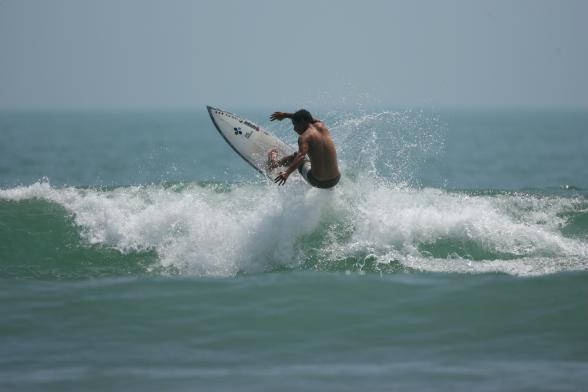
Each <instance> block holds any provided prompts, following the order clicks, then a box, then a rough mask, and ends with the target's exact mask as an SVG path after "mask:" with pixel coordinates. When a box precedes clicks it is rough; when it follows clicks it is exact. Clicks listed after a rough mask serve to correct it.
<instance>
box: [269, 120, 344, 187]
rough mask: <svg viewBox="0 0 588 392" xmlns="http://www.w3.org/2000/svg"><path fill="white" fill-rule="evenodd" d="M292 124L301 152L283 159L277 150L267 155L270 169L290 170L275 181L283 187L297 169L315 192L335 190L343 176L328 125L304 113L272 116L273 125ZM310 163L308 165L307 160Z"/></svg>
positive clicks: (281, 173)
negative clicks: (317, 189)
mask: <svg viewBox="0 0 588 392" xmlns="http://www.w3.org/2000/svg"><path fill="white" fill-rule="evenodd" d="M285 118H289V119H290V120H292V125H293V126H294V131H295V132H296V133H297V134H298V135H300V136H299V137H298V151H297V152H295V153H294V154H292V155H288V156H286V157H283V158H281V159H278V157H277V150H272V151H270V153H269V154H268V166H269V167H270V168H276V167H279V166H288V168H287V169H286V170H285V171H282V172H280V174H279V175H278V176H277V177H276V178H275V179H274V182H275V183H277V184H278V185H284V184H285V183H286V181H287V180H288V177H289V176H290V174H292V173H293V172H294V170H296V169H298V171H299V172H300V174H301V175H302V176H303V177H304V178H305V179H306V180H307V181H308V183H309V184H310V185H312V186H314V187H316V188H322V189H327V188H332V187H334V186H335V185H337V183H338V182H339V179H340V178H341V173H340V172H339V166H338V165H337V151H336V149H335V143H333V139H332V138H331V134H330V133H329V129H328V128H327V127H326V126H325V124H324V123H323V122H322V121H320V120H316V119H314V118H313V117H312V115H311V114H310V113H309V112H308V111H307V110H304V109H301V110H298V111H297V112H295V113H286V112H275V113H273V114H272V115H271V116H270V119H271V121H274V120H278V121H282V120H283V119H285ZM306 155H308V156H309V157H310V162H308V161H305V156H306Z"/></svg>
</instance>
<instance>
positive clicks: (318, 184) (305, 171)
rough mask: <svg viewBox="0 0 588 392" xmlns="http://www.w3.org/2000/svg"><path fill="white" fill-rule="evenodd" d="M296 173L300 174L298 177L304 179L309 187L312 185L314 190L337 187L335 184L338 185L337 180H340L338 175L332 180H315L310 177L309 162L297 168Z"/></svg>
mask: <svg viewBox="0 0 588 392" xmlns="http://www.w3.org/2000/svg"><path fill="white" fill-rule="evenodd" d="M298 172H299V173H300V175H301V176H302V177H304V179H305V180H306V181H307V182H308V183H309V184H310V185H312V186H313V187H315V188H320V189H328V188H332V187H334V186H335V185H337V183H339V180H340V179H341V175H338V176H337V177H335V178H332V179H330V180H327V181H321V180H317V179H316V178H315V177H314V176H313V175H312V170H311V166H310V162H309V161H305V162H304V163H303V164H302V165H300V166H298Z"/></svg>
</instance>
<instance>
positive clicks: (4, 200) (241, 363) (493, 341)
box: [0, 107, 588, 391]
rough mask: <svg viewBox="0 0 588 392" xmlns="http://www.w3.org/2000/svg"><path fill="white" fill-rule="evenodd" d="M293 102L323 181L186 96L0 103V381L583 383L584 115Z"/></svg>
mask: <svg viewBox="0 0 588 392" xmlns="http://www.w3.org/2000/svg"><path fill="white" fill-rule="evenodd" d="M226 109H228V110H234V109H233V108H226ZM310 109H314V108H310ZM234 111H236V112H238V113H239V114H244V115H245V116H246V117H248V118H249V119H250V120H252V121H254V122H257V123H259V124H260V125H262V126H263V127H265V128H267V129H268V130H270V131H272V132H274V133H275V134H277V135H278V136H280V137H282V138H283V139H284V140H286V141H287V142H288V143H291V144H293V145H295V143H296V138H295V136H296V135H295V134H294V133H293V132H292V130H291V127H290V126H289V124H287V123H285V122H284V123H278V124H276V123H270V122H269V121H268V116H269V114H270V113H271V110H267V111H263V110H249V111H245V112H242V111H241V112H240V111H238V110H234ZM311 111H313V114H314V115H315V116H316V117H319V118H321V119H322V120H324V121H325V122H326V124H327V126H329V127H330V129H331V132H332V135H333V138H334V140H335V143H336V145H337V148H338V154H339V161H340V166H341V170H342V174H343V176H342V180H341V182H340V184H339V185H338V186H337V187H336V188H335V189H333V190H331V191H324V190H318V189H312V188H310V187H308V186H307V185H306V184H305V183H304V182H303V181H302V180H301V179H300V178H298V175H297V174H293V175H292V176H291V177H290V179H289V180H288V182H287V184H286V185H285V186H284V187H278V186H276V185H275V184H273V183H272V182H271V181H268V180H267V179H265V178H263V177H262V176H261V175H259V174H257V173H256V172H255V171H254V170H253V169H252V168H251V167H250V166H249V165H247V164H246V163H245V162H244V161H242V160H241V158H240V157H239V156H237V154H235V153H234V152H233V151H232V150H231V149H230V147H229V146H228V145H226V143H225V142H224V141H223V139H222V138H221V137H220V136H219V135H218V133H217V132H216V130H215V129H214V126H213V125H212V123H211V121H210V119H209V118H208V115H207V113H206V110H205V108H196V109H194V110H190V111H181V112H180V111H178V112H162V111H153V112H147V111H144V112H96V111H94V112H3V113H1V114H0V390H6V391H11V390H27V391H35V390H39V391H79V390H87V391H103V390H121V391H123V390H124V391H127V390H141V391H161V390H173V391H194V390H206V391H209V390H213V391H216V390H218V391H220V390H223V391H224V390H235V389H238V390H251V391H257V390H292V391H294V390H296V391H297V390H321V391H322V390H337V391H344V390H349V391H354V390H358V389H362V388H365V389H368V390H376V391H377V390H382V391H384V390H386V391H388V390H419V391H421V390H435V391H437V390H448V391H449V390H450V391H454V390H464V391H470V390H482V391H485V390H487V391H493V390H533V391H535V390H553V391H577V390H583V389H585V387H586V381H587V380H588V273H587V272H586V271H587V269H588V200H587V196H588V164H587V163H588V159H587V156H588V155H587V153H588V113H587V112H583V111H561V110H560V111H557V110H518V111H516V110H485V111H466V110H453V111H449V110H437V111H435V110H397V109H393V108H382V107H378V108H376V107H374V108H373V109H366V108H364V107H361V108H354V109H351V110H343V109H340V108H339V109H338V108H327V107H325V108H320V107H319V108H316V109H314V110H311Z"/></svg>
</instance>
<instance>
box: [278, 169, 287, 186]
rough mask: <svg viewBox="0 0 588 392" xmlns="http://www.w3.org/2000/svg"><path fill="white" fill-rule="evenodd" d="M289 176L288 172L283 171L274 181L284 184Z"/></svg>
mask: <svg viewBox="0 0 588 392" xmlns="http://www.w3.org/2000/svg"><path fill="white" fill-rule="evenodd" d="M288 176H289V174H288V172H285V171H283V172H281V173H280V174H279V175H278V176H277V177H276V178H275V179H274V182H275V183H276V184H278V185H284V184H285V183H286V180H287V179H288Z"/></svg>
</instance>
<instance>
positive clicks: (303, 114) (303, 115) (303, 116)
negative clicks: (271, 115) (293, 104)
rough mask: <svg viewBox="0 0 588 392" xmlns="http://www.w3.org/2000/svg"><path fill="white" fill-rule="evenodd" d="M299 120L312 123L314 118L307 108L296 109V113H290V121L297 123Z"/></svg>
mask: <svg viewBox="0 0 588 392" xmlns="http://www.w3.org/2000/svg"><path fill="white" fill-rule="evenodd" d="M301 121H304V122H307V123H313V122H314V118H312V114H310V112H309V111H308V110H305V109H300V110H299V111H297V112H296V113H294V114H293V115H292V122H293V123H299V122H301Z"/></svg>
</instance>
